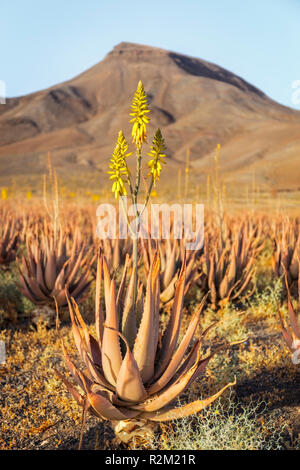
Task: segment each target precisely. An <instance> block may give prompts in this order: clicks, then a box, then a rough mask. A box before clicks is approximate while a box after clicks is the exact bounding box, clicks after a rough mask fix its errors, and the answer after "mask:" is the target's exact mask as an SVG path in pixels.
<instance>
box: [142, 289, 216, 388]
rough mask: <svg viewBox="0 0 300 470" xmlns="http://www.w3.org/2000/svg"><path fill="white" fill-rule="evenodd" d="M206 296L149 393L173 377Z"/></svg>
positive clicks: (189, 340) (193, 330) (194, 328)
mask: <svg viewBox="0 0 300 470" xmlns="http://www.w3.org/2000/svg"><path fill="white" fill-rule="evenodd" d="M206 298H207V295H206V296H205V297H204V298H203V300H202V302H201V304H200V306H199V308H198V309H197V311H196V312H195V314H194V315H193V317H192V319H191V321H190V324H189V326H188V329H187V331H186V333H185V335H184V337H183V339H182V341H181V343H180V345H179V346H178V348H177V350H176V352H175V354H174V355H173V357H172V359H171V361H170V363H169V365H168V367H167V368H166V370H165V371H164V373H163V374H162V375H161V377H160V378H159V379H158V380H157V381H156V382H154V384H152V385H151V386H150V387H149V389H148V390H147V391H148V393H149V394H154V393H157V392H158V391H159V390H161V389H162V388H163V387H164V386H165V385H167V383H168V382H169V381H170V380H171V379H172V378H173V377H174V374H175V373H176V371H177V369H178V367H179V366H180V364H181V362H182V360H183V357H184V355H185V353H186V351H187V349H188V347H189V345H190V343H191V341H192V339H193V336H194V333H195V331H196V328H197V325H198V323H199V318H200V315H201V312H202V310H203V306H204V304H205V301H206Z"/></svg>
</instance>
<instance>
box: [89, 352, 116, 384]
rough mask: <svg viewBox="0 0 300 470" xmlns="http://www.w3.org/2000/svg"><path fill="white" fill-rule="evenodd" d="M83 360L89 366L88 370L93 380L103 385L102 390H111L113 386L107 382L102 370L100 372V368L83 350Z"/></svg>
mask: <svg viewBox="0 0 300 470" xmlns="http://www.w3.org/2000/svg"><path fill="white" fill-rule="evenodd" d="M83 359H84V362H85V364H86V366H87V370H88V372H89V375H90V376H91V377H92V380H93V381H94V382H96V384H99V385H101V387H102V388H104V389H105V390H106V391H108V390H111V389H112V386H111V384H110V383H109V382H108V381H107V380H106V378H105V377H104V375H103V373H102V370H101V371H100V368H98V367H97V366H96V365H95V364H94V363H93V362H92V361H91V359H90V357H89V355H88V354H87V352H86V351H85V350H83Z"/></svg>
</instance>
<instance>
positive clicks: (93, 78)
mask: <svg viewBox="0 0 300 470" xmlns="http://www.w3.org/2000/svg"><path fill="white" fill-rule="evenodd" d="M140 79H141V80H142V81H143V83H144V87H145V90H146V92H147V94H148V97H149V102H150V107H151V114H150V117H151V121H150V125H149V140H150V139H151V136H152V135H153V133H154V131H155V129H156V128H157V127H160V128H161V130H162V132H163V135H164V137H165V140H166V144H167V147H168V152H167V156H168V157H169V158H168V163H169V169H170V170H169V171H170V172H171V173H172V172H174V171H176V169H177V168H180V167H184V162H185V159H186V154H187V152H189V153H190V165H191V169H192V170H193V172H194V174H195V175H198V174H199V175H206V174H208V173H209V172H210V171H211V169H212V168H213V166H214V158H213V155H214V151H215V148H216V145H217V144H218V143H220V144H221V146H222V153H221V163H220V165H221V170H222V172H223V175H224V177H225V178H226V179H227V180H229V181H234V182H235V183H237V184H244V183H245V182H247V181H248V182H249V181H251V178H252V177H253V174H255V178H256V181H257V182H258V183H260V184H261V185H267V186H268V185H269V186H272V187H276V188H277V189H288V190H289V189H298V188H299V189H300V112H299V111H296V110H292V109H290V108H287V107H285V106H282V105H280V104H278V103H276V102H275V101H273V100H271V99H270V98H268V97H267V96H266V95H265V94H264V93H263V92H262V91H260V90H259V89H257V88H255V87H254V86H252V85H251V84H250V83H247V82H246V81H245V80H243V79H242V78H240V77H238V76H236V75H234V74H233V73H231V72H229V71H228V70H225V69H223V68H221V67H219V66H217V65H215V64H212V63H209V62H206V61H204V60H201V59H197V58H194V57H188V56H185V55H182V54H177V53H175V52H170V51H167V50H163V49H158V48H154V47H149V46H143V45H139V44H132V43H125V42H124V43H120V44H118V45H117V46H116V47H115V48H114V49H113V50H112V51H111V52H109V53H108V54H107V56H106V57H105V58H104V60H102V61H101V62H99V63H98V64H96V65H95V66H94V67H92V68H90V69H88V70H87V71H85V72H84V73H82V74H81V75H78V76H77V77H75V78H73V79H72V80H69V81H67V82H64V83H61V84H59V85H56V86H54V87H51V88H48V89H46V90H43V91H39V92H37V93H32V94H30V95H26V96H22V97H17V98H11V99H8V100H7V103H6V105H1V106H0V175H1V180H0V181H1V182H2V183H3V182H4V181H9V179H11V177H12V176H17V175H23V174H27V175H35V174H40V173H41V172H44V171H45V155H46V154H47V152H48V151H50V152H51V154H52V158H53V160H54V164H55V166H56V167H57V169H58V171H59V172H60V173H61V174H64V175H66V176H69V175H77V174H84V173H86V174H89V173H91V172H99V181H101V178H103V177H104V172H105V171H106V170H107V166H108V160H109V158H110V156H111V152H112V149H113V146H114V143H115V140H116V137H117V134H118V131H119V130H120V129H123V131H124V133H125V135H126V136H127V139H128V141H130V124H129V112H130V103H131V99H132V96H133V93H134V91H135V89H136V86H137V83H138V81H139V80H140ZM171 173H170V174H171Z"/></svg>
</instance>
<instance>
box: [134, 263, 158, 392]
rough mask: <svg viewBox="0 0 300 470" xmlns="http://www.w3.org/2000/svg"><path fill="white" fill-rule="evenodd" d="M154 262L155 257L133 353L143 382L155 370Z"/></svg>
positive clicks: (148, 378) (149, 377)
mask: <svg viewBox="0 0 300 470" xmlns="http://www.w3.org/2000/svg"><path fill="white" fill-rule="evenodd" d="M154 263H155V259H153V261H152V263H151V268H150V272H149V275H148V279H147V289H146V299H145V305H144V311H143V315H142V319H141V323H140V326H139V330H138V333H137V335H136V339H135V343H134V348H133V355H134V358H135V360H136V362H137V364H138V366H139V370H140V373H141V377H142V380H143V383H146V382H147V381H148V380H150V379H151V377H152V376H153V372H154V360H155V350H154V341H153V337H154V334H155V332H154V330H153V313H154V312H153V308H154V302H153V292H152V273H153V267H154Z"/></svg>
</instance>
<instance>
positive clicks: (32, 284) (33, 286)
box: [27, 278, 49, 302]
mask: <svg viewBox="0 0 300 470" xmlns="http://www.w3.org/2000/svg"><path fill="white" fill-rule="evenodd" d="M27 284H28V286H29V288H30V291H31V292H33V294H34V296H35V297H36V298H37V299H38V300H40V301H44V302H48V301H49V297H48V296H47V295H45V294H44V293H43V291H42V290H41V289H40V287H39V285H38V283H37V280H36V279H35V278H29V279H27Z"/></svg>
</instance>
